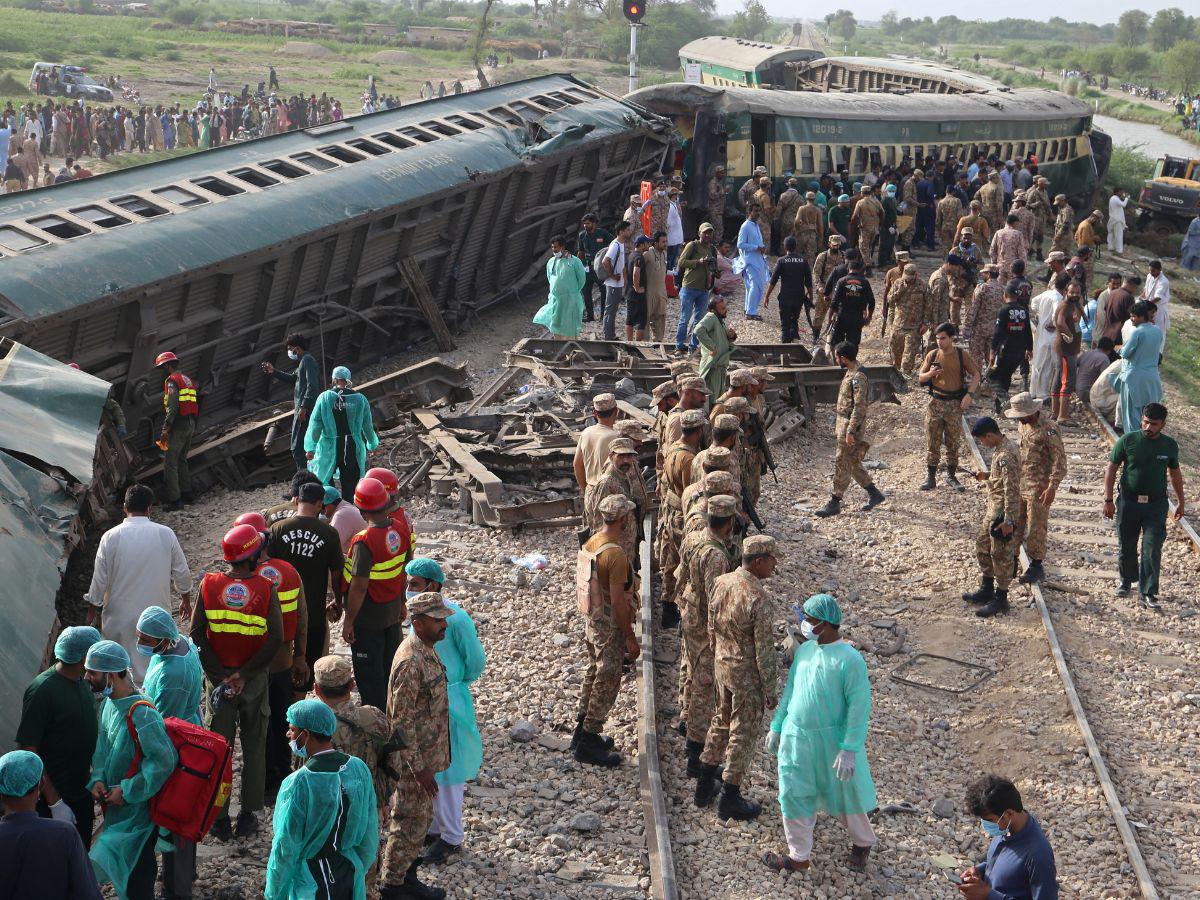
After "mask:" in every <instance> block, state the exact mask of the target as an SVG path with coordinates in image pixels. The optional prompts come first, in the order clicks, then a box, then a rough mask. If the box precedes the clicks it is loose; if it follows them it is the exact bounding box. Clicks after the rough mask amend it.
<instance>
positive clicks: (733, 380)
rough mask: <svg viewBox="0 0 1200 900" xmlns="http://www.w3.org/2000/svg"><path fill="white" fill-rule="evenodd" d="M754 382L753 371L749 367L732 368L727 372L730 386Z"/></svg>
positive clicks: (740, 385) (742, 385) (741, 385)
mask: <svg viewBox="0 0 1200 900" xmlns="http://www.w3.org/2000/svg"><path fill="white" fill-rule="evenodd" d="M751 384H754V373H752V372H751V371H750V370H749V369H734V370H733V371H732V372H730V373H729V385H730V387H747V386H748V385H751Z"/></svg>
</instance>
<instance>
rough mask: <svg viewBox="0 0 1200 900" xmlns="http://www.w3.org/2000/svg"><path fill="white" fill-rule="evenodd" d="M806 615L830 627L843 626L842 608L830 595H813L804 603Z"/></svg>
mask: <svg viewBox="0 0 1200 900" xmlns="http://www.w3.org/2000/svg"><path fill="white" fill-rule="evenodd" d="M804 614H805V615H806V616H810V617H811V618H814V619H820V620H821V621H822V622H828V623H829V624H830V625H837V626H839V627H840V626H841V624H842V608H841V607H840V606H838V602H837V601H836V600H834V599H833V598H832V597H830V596H829V595H828V594H813V595H812V596H811V597H809V598H808V599H807V600H805V601H804Z"/></svg>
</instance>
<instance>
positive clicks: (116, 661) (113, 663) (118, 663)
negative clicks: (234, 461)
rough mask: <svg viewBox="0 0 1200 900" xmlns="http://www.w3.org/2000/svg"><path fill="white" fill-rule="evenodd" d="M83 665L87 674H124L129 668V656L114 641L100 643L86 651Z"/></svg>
mask: <svg viewBox="0 0 1200 900" xmlns="http://www.w3.org/2000/svg"><path fill="white" fill-rule="evenodd" d="M85 665H86V666H87V668H88V671H89V672H124V671H125V670H126V669H128V668H129V654H128V653H126V652H125V648H124V647H122V646H121V645H120V644H118V643H117V642H116V641H100V643H98V644H93V645H92V648H91V649H90V650H88V652H87V662H86V663H85Z"/></svg>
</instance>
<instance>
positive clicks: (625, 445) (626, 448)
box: [608, 437, 637, 454]
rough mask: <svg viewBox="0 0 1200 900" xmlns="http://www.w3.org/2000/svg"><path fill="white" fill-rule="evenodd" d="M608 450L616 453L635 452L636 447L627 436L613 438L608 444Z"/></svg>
mask: <svg viewBox="0 0 1200 900" xmlns="http://www.w3.org/2000/svg"><path fill="white" fill-rule="evenodd" d="M608 452H609V453H616V454H622V453H637V447H635V446H634V444H633V441H631V440H630V439H629V438H627V437H619V438H613V439H612V442H611V443H610V444H609V445H608Z"/></svg>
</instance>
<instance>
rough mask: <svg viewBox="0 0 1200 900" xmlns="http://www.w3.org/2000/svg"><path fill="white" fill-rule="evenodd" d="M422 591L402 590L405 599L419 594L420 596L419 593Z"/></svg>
mask: <svg viewBox="0 0 1200 900" xmlns="http://www.w3.org/2000/svg"><path fill="white" fill-rule="evenodd" d="M422 593H424V591H405V592H404V599H405V600H411V599H412V598H413V597H419V596H421V594H422Z"/></svg>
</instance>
